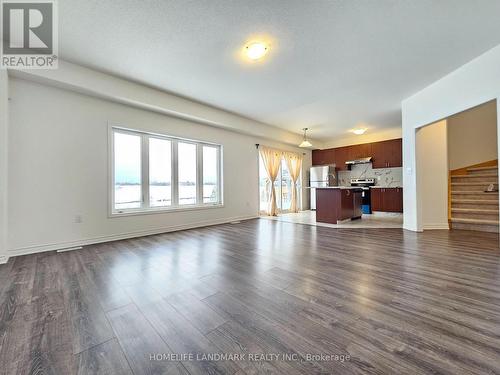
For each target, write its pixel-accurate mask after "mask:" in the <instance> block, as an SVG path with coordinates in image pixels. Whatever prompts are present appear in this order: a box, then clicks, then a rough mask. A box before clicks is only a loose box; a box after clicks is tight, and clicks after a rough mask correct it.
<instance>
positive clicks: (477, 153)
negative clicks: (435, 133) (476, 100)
mask: <svg viewBox="0 0 500 375" xmlns="http://www.w3.org/2000/svg"><path fill="white" fill-rule="evenodd" d="M497 158H498V146H497V105H496V102H495V101H491V102H488V103H486V104H483V105H480V106H478V107H474V108H472V109H469V110H467V111H464V112H461V113H459V114H457V115H454V116H451V117H449V118H448V162H449V167H450V170H453V169H458V168H464V167H467V166H470V165H474V164H479V163H483V162H485V161H490V160H495V159H497Z"/></svg>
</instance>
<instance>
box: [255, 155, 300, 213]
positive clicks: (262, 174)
mask: <svg viewBox="0 0 500 375" xmlns="http://www.w3.org/2000/svg"><path fill="white" fill-rule="evenodd" d="M270 184H271V182H270V181H269V178H268V177H267V173H266V168H265V167H264V163H263V161H262V158H261V157H260V156H259V201H260V211H261V212H265V211H266V209H267V206H268V203H269V196H270V195H271V187H270ZM299 184H300V178H299ZM292 186H293V184H292V179H291V177H290V173H289V171H288V168H287V166H286V162H285V160H284V159H282V160H281V166H280V171H279V173H278V177H277V178H276V181H274V187H275V189H276V205H277V206H278V210H279V212H280V213H286V212H288V211H289V210H290V205H291V203H292ZM297 190H298V200H299V203H300V201H301V200H300V189H297Z"/></svg>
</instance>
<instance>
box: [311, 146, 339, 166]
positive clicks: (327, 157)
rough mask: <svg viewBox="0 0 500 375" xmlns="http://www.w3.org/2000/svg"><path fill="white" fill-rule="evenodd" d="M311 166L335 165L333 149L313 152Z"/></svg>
mask: <svg viewBox="0 0 500 375" xmlns="http://www.w3.org/2000/svg"><path fill="white" fill-rule="evenodd" d="M312 164H313V165H327V164H335V149H334V148H329V149H326V150H313V152H312Z"/></svg>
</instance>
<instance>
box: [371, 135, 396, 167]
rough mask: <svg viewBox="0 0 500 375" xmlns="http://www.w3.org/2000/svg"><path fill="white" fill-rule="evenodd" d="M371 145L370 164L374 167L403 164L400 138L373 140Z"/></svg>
mask: <svg viewBox="0 0 500 375" xmlns="http://www.w3.org/2000/svg"><path fill="white" fill-rule="evenodd" d="M371 146H372V149H371V151H372V155H371V156H372V158H373V159H372V166H373V168H374V169H376V168H394V167H401V166H403V155H402V152H403V150H402V142H401V139H391V140H390V141H382V142H375V143H372V144H371Z"/></svg>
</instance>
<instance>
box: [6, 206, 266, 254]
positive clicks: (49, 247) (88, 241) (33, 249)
mask: <svg viewBox="0 0 500 375" xmlns="http://www.w3.org/2000/svg"><path fill="white" fill-rule="evenodd" d="M256 218H258V216H257V215H252V216H236V217H228V218H225V219H220V220H206V221H198V222H195V223H190V224H180V225H172V226H169V227H161V228H155V229H147V230H139V231H133V232H126V233H119V234H114V235H110V236H99V237H93V238H84V239H79V240H75V241H66V242H57V243H51V244H43V245H33V246H26V247H19V248H16V249H9V250H8V253H9V256H19V255H27V254H34V253H41V252H44V251H54V250H61V249H67V248H74V247H80V246H86V245H93V244H97V243H102V242H110V241H117V240H126V239H128V238H135V237H143V236H150V235H153V234H161V233H168V232H177V231H180V230H186V229H194V228H201V227H208V226H212V225H220V224H227V223H231V222H235V221H240V220H250V219H256ZM7 259H8V257H7ZM0 261H1V258H0ZM5 262H7V260H6V261H5Z"/></svg>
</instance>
